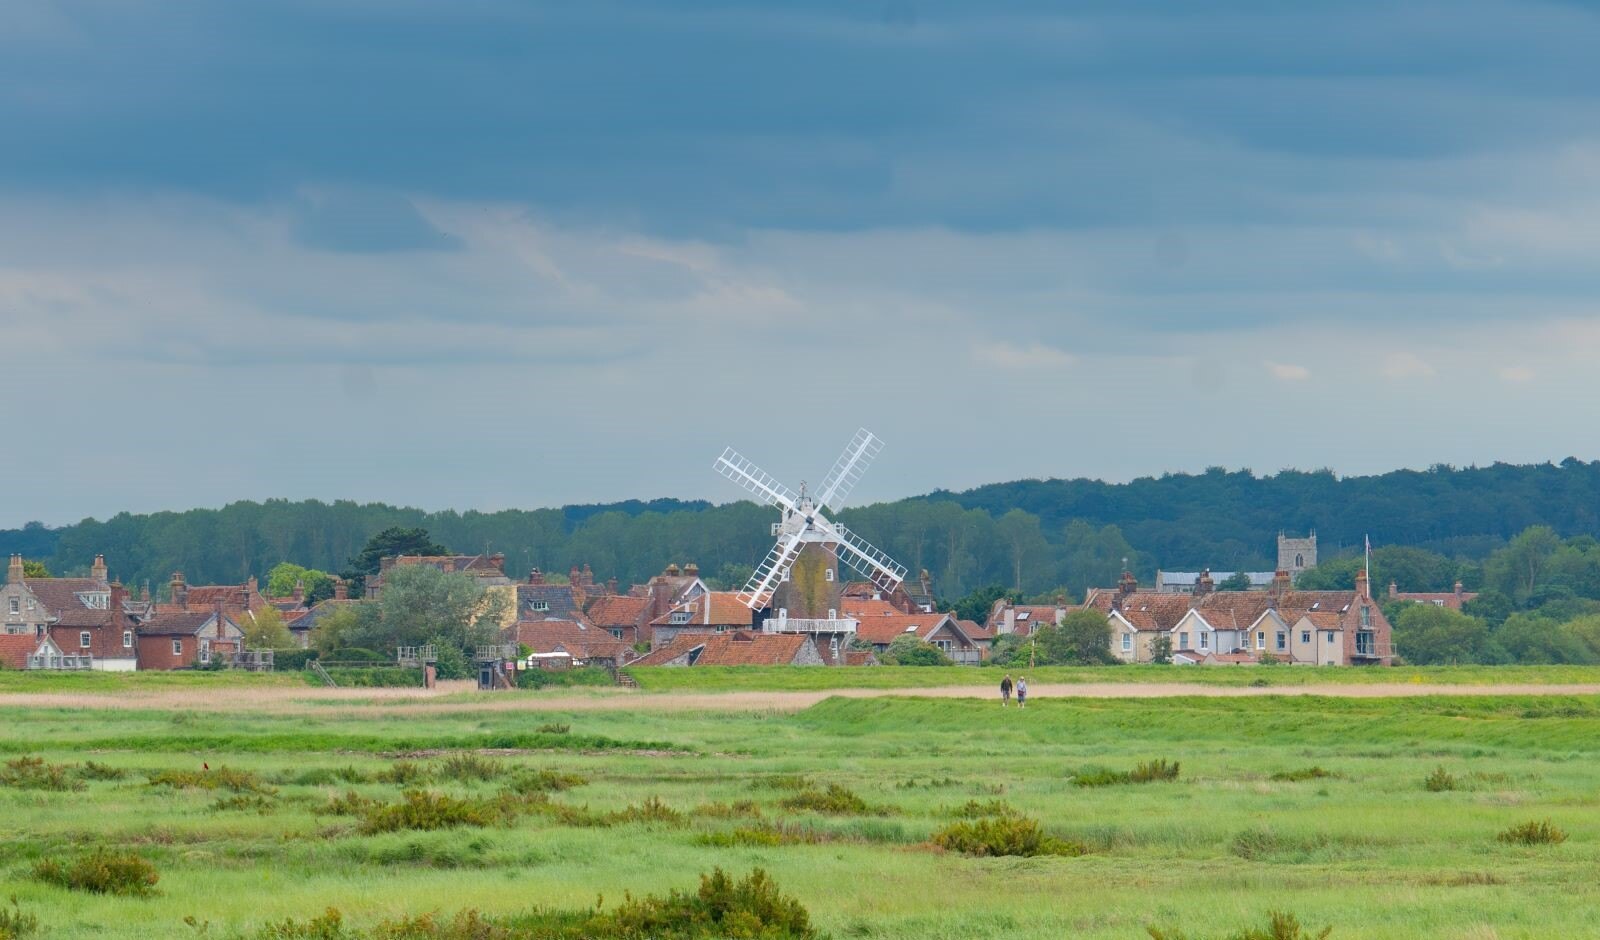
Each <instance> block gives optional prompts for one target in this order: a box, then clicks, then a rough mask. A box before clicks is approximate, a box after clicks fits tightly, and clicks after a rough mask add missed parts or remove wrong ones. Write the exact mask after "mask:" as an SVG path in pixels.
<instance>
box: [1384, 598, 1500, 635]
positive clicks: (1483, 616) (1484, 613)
mask: <svg viewBox="0 0 1600 940" xmlns="http://www.w3.org/2000/svg"><path fill="white" fill-rule="evenodd" d="M1515 609H1516V605H1514V604H1512V602H1511V598H1509V597H1507V596H1505V595H1504V594H1501V593H1500V592H1499V591H1495V590H1485V591H1481V592H1479V594H1478V596H1477V597H1474V598H1473V599H1472V600H1470V601H1467V602H1466V603H1465V604H1462V605H1461V612H1462V613H1464V614H1467V615H1469V616H1472V617H1477V618H1478V619H1479V620H1482V621H1483V622H1484V623H1486V624H1488V625H1489V627H1490V629H1494V628H1496V627H1499V626H1500V625H1501V624H1502V623H1505V622H1506V618H1507V617H1509V616H1511V612H1512V611H1513V610H1515ZM1390 622H1391V623H1393V620H1392V619H1391V620H1390Z"/></svg>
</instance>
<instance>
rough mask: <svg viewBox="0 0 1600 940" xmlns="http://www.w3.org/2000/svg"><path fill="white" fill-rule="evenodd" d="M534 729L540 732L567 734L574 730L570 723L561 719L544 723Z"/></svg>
mask: <svg viewBox="0 0 1600 940" xmlns="http://www.w3.org/2000/svg"><path fill="white" fill-rule="evenodd" d="M534 730H535V731H537V732H539V733H540V734H566V733H567V732H569V731H571V730H572V726H571V725H569V724H563V723H561V722H559V721H552V722H549V723H547V724H542V725H540V726H539V727H537V728H535V729H534Z"/></svg>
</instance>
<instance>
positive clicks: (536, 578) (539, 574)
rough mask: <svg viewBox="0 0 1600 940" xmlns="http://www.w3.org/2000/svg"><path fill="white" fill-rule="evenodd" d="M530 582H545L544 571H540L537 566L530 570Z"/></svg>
mask: <svg viewBox="0 0 1600 940" xmlns="http://www.w3.org/2000/svg"><path fill="white" fill-rule="evenodd" d="M528 583H529V584H543V583H544V572H543V571H540V570H539V569H538V568H535V569H533V570H532V571H530V572H528Z"/></svg>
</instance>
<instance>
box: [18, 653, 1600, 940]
mask: <svg viewBox="0 0 1600 940" xmlns="http://www.w3.org/2000/svg"><path fill="white" fill-rule="evenodd" d="M816 671H817V672H821V670H816ZM1282 671H1283V672H1290V671H1291V670H1288V669H1284V670H1282ZM684 672H690V670H685V671H684ZM1553 673H1555V674H1560V671H1559V670H1556V671H1553ZM968 674H969V675H970V674H971V672H970V671H969V672H968ZM1192 674H1193V673H1185V675H1192ZM1034 676H1035V673H1030V674H1029V679H1030V680H1033V681H1046V680H1035V679H1034ZM1522 681H1530V680H1528V679H1527V678H1526V677H1524V678H1523V680H1522ZM1562 681H1572V680H1571V679H1570V678H1567V679H1563V680H1562ZM520 694H530V695H532V694H540V693H520ZM513 697H514V696H510V695H507V696H502V697H496V696H483V697H481V698H477V699H462V700H461V701H465V702H483V703H486V704H487V703H490V702H497V701H505V700H507V699H509V698H513ZM649 703H650V697H649V696H640V697H639V698H638V705H637V707H632V708H629V709H624V710H613V709H606V710H596V711H585V710H565V711H542V712H538V713H531V712H520V711H515V710H510V711H503V710H495V709H490V708H475V707H473V705H472V704H456V705H450V706H447V707H444V708H435V709H429V710H418V709H415V708H405V707H383V706H376V705H374V706H363V707H361V708H346V709H339V710H329V711H327V712H323V711H320V710H319V711H317V712H315V713H313V714H310V715H306V714H299V715H276V714H251V713H249V712H248V711H235V712H227V711H210V710H208V711H205V712H189V711H165V712H164V711H159V710H151V709H118V708H116V707H115V702H114V700H110V701H108V702H107V703H106V705H107V707H105V708H64V707H62V708H58V707H34V706H10V707H8V709H7V721H6V722H3V723H0V752H3V753H4V754H6V755H7V758H8V759H14V757H16V756H21V755H29V756H32V757H37V758H39V759H41V760H42V761H43V762H44V763H45V764H47V765H59V766H63V767H67V768H80V767H86V766H87V762H89V761H93V762H94V765H95V769H94V770H93V772H80V771H78V770H70V771H69V773H70V774H71V777H72V779H73V780H74V781H75V784H78V783H81V786H82V788H81V789H68V790H57V789H51V788H37V787H33V786H29V785H27V784H28V783H29V782H31V781H33V780H35V779H36V777H35V774H36V768H37V766H38V765H35V764H33V763H31V762H30V763H29V764H28V765H26V767H25V768H23V769H21V770H20V771H19V776H17V778H16V779H17V781H18V782H19V783H20V784H22V785H18V786H6V785H0V859H3V860H4V861H3V863H0V899H5V898H9V897H10V896H12V895H15V896H16V897H17V906H16V908H15V909H14V910H15V912H16V914H17V916H21V917H32V918H37V919H38V922H39V935H40V936H46V937H77V936H93V937H98V938H107V940H120V938H169V937H177V936H191V935H195V931H194V930H191V929H190V928H189V927H186V926H185V919H186V918H193V920H194V922H195V923H196V924H197V925H206V924H209V927H208V928H207V929H206V933H205V935H206V936H212V937H222V938H227V937H235V936H245V937H248V936H254V935H258V933H259V932H260V931H261V930H262V929H263V928H266V927H268V925H270V924H282V923H284V922H285V921H288V920H290V919H293V920H295V921H297V922H301V923H303V922H305V921H307V920H309V919H310V918H313V917H316V916H318V915H319V913H320V912H322V911H324V910H326V909H328V908H336V909H338V910H339V911H340V913H341V917H342V923H343V925H344V929H345V930H347V931H349V932H350V933H351V934H352V935H356V934H357V933H358V932H362V933H364V932H366V931H368V930H369V929H370V928H372V927H373V926H374V925H377V924H379V923H382V922H390V923H394V922H399V921H401V920H402V919H404V918H408V917H410V918H416V917H421V916H424V915H428V914H435V915H436V916H437V919H438V921H439V922H441V923H444V922H450V921H451V919H452V918H454V917H455V916H456V914H457V912H460V911H466V910H477V911H480V912H482V913H483V914H484V915H485V916H488V917H491V918H500V919H507V920H504V921H503V922H505V923H514V922H515V919H516V918H518V917H531V916H533V912H534V911H535V910H536V909H537V910H544V911H591V910H593V909H594V908H595V902H596V899H597V898H603V899H604V902H605V903H604V907H603V908H602V909H603V910H607V911H609V910H613V909H615V908H617V907H618V906H619V905H620V904H621V903H622V901H623V897H624V893H625V892H627V893H630V894H631V895H632V897H634V898H645V897H648V896H654V897H660V898H665V897H668V896H669V895H671V893H672V892H674V891H676V892H689V893H693V892H694V891H695V890H696V887H697V885H698V884H699V879H700V875H702V874H705V873H710V872H711V871H713V869H715V868H717V867H721V868H722V869H724V870H725V871H727V872H730V873H737V874H739V875H742V874H743V873H746V872H750V871H753V870H755V869H757V868H759V869H761V870H763V871H765V872H767V873H768V874H769V875H770V876H771V879H772V881H773V883H774V884H775V885H776V886H777V887H778V889H780V890H781V891H782V893H783V894H784V896H787V897H793V898H795V899H796V900H798V901H799V902H800V903H801V904H802V905H803V906H804V907H805V909H806V910H807V911H808V912H809V916H810V922H811V923H812V924H813V925H814V926H815V927H816V928H817V929H818V930H820V931H822V932H824V933H826V934H828V935H831V936H833V937H835V938H839V940H844V938H851V937H876V938H889V937H894V938H901V937H905V938H913V940H915V938H954V937H997V938H1012V940H1034V938H1037V940H1045V938H1051V940H1054V938H1059V937H1067V936H1070V937H1074V938H1087V940H1112V938H1134V940H1137V938H1144V937H1148V936H1149V934H1148V933H1147V930H1146V928H1147V927H1151V926H1154V927H1157V928H1158V929H1159V930H1161V931H1164V932H1167V933H1168V935H1171V936H1178V935H1180V934H1181V935H1184V936H1187V937H1191V938H1219V937H1232V936H1237V935H1241V932H1243V931H1246V930H1252V929H1261V927H1262V924H1264V923H1265V922H1266V915H1267V912H1268V911H1282V912H1286V913H1289V914H1292V915H1293V916H1294V917H1297V918H1298V919H1299V922H1300V923H1301V924H1304V925H1307V926H1308V927H1315V928H1316V930H1318V931H1320V930H1321V928H1322V927H1323V926H1325V925H1326V926H1331V927H1332V928H1333V933H1332V934H1331V937H1332V938H1333V940H1400V938H1414V937H1429V938H1435V937H1442V938H1458V940H1491V938H1501V940H1511V938H1513V937H1515V938H1538V937H1576V936H1589V935H1591V934H1592V927H1591V926H1590V920H1591V912H1592V911H1593V910H1594V909H1595V908H1596V907H1597V906H1600V883H1597V882H1596V880H1595V878H1594V872H1595V871H1596V869H1597V866H1600V760H1597V758H1600V753H1597V752H1600V697H1596V696H1560V695H1556V696H1543V697H1540V696H1522V695H1516V696H1504V697H1500V696H1495V697H1482V696H1478V697H1474V696H1458V697H1457V696H1449V695H1442V696H1437V697H1428V698H1413V699H1382V698H1363V699H1346V698H1322V697H1315V696H1289V697H1276V696H1274V697H1263V698H1244V699H1240V698H1198V697H1177V698H1168V699H1051V698H1048V697H1046V698H1041V699H1039V700H1038V702H1037V706H1036V707H1034V705H1033V703H1030V707H1029V708H1028V709H1027V710H1026V711H1018V710H1016V709H1010V710H1004V711H1003V710H1001V709H1000V708H998V707H997V706H995V704H994V703H993V702H990V701H986V700H974V699H967V700H963V699H947V698H939V699H920V698H914V697H907V698H898V697H897V698H887V699H885V698H878V699H853V698H833V699H828V700H826V701H823V702H821V703H820V704H818V705H815V706H813V707H811V708H808V709H806V710H804V711H801V712H798V713H788V712H783V711H775V710H771V709H767V708H751V709H750V710H747V711H730V710H719V711H715V712H691V711H682V710H676V709H674V710H667V709H661V710H653V709H651V708H650V707H649ZM547 723H559V724H563V725H567V726H569V730H567V731H566V732H564V733H555V732H540V731H538V730H537V728H538V727H539V726H540V725H542V724H547ZM521 745H527V746H526V747H524V746H521ZM491 748H492V749H495V753H489V754H478V753H472V754H470V755H461V754H457V753H453V752H455V751H458V750H462V749H468V750H476V749H491ZM1158 759H1159V760H1165V761H1169V762H1172V763H1173V764H1177V765H1180V766H1181V768H1182V772H1181V774H1180V775H1179V776H1178V777H1177V779H1175V780H1163V781H1162V782H1159V783H1151V784H1148V785H1142V786H1107V787H1091V788H1085V787H1078V786H1075V785H1074V784H1073V778H1074V776H1075V775H1077V774H1080V773H1084V772H1089V771H1091V770H1093V769H1095V768H1110V769H1112V770H1114V771H1119V772H1123V771H1130V770H1132V769H1133V768H1136V767H1138V766H1139V765H1140V764H1141V763H1146V762H1154V761H1156V760H1158ZM207 764H209V767H210V770H207V769H206V765H207ZM396 767H402V768H409V769H406V770H403V771H401V772H398V773H396V772H394V769H395V768H396ZM1440 767H1443V768H1444V769H1445V770H1446V771H1447V772H1448V773H1450V774H1452V775H1454V776H1455V777H1456V778H1457V779H1458V780H1459V781H1461V782H1462V786H1460V787H1458V788H1457V789H1454V790H1447V791H1440V792H1429V791H1428V790H1426V789H1424V787H1423V786H1422V781H1423V780H1424V779H1425V778H1426V777H1427V776H1428V775H1429V774H1430V773H1432V772H1433V771H1434V770H1435V769H1437V768H1440ZM223 768H226V779H227V780H228V781H232V782H234V783H245V782H248V783H251V784H253V785H257V786H256V789H257V790H260V791H262V792H261V793H250V792H239V793H237V794H236V793H235V790H233V789H229V788H227V786H219V787H214V788H213V787H207V786H205V783H204V782H205V781H207V780H210V779H212V778H211V777H208V776H207V775H208V774H212V775H215V777H216V778H217V779H221V778H222V776H223V774H222V771H221V769H223ZM1312 768H1315V769H1316V770H1317V772H1315V773H1313V772H1311V771H1310V769H1312ZM119 771H120V772H121V773H120V774H119V773H118V772H119ZM1274 775H1279V776H1282V777H1284V779H1273V778H1274ZM152 779H157V780H162V781H167V782H169V783H170V784H177V785H156V786H152V785H151V783H150V781H151V780H152ZM191 784H193V785H191ZM834 788H837V789H834ZM246 789H249V788H246ZM268 789H270V791H271V792H270V796H265V795H263V794H265V793H266V791H267V790H268ZM407 790H425V791H427V792H429V793H431V794H436V795H438V796H439V797H441V798H448V802H445V801H444V800H443V799H440V800H435V801H432V802H429V803H427V804H426V805H424V804H423V803H422V802H421V801H417V800H413V801H412V802H413V804H414V805H413V806H411V808H408V809H406V810H400V811H395V812H393V813H391V814H390V817H393V818H389V817H385V818H384V819H383V821H382V824H368V823H367V819H368V818H369V816H370V813H371V808H372V807H394V806H399V805H402V804H404V803H406V798H405V797H404V796H403V794H404V793H405V791H407ZM806 793H811V794H821V795H823V796H827V795H828V794H830V793H831V794H833V795H834V797H835V798H836V799H832V800H827V799H824V800H811V799H809V798H808V799H807V800H803V801H800V802H797V803H793V804H790V805H785V804H786V801H789V800H793V799H794V798H795V797H796V795H797V794H806ZM847 795H848V796H853V797H856V798H858V799H859V801H860V802H859V803H857V802H856V800H853V799H848V796H847ZM235 796H241V797H246V798H247V799H242V800H235V799H234V797H235ZM258 796H260V797H261V799H255V797H258ZM861 806H865V807H867V808H868V809H869V810H870V812H871V813H872V815H855V813H856V812H859V810H860V807H861ZM340 807H342V808H343V809H344V810H345V812H342V813H340V812H334V811H331V810H333V809H337V808H340ZM840 808H843V809H844V810H845V812H836V811H835V810H838V809H840ZM374 818H375V817H374ZM1001 820H1026V821H1029V822H1036V823H1037V828H1036V829H1034V828H1031V827H1030V826H1027V825H1025V824H1024V825H1018V824H1008V823H1002V822H1000V821H1001ZM390 823H395V825H392V826H391V825H390ZM1530 823H1531V825H1530ZM412 824H418V825H412ZM958 824H964V827H963V828H961V829H959V830H958V831H957V832H956V833H955V834H953V835H947V836H946V837H945V841H946V842H947V843H948V844H949V848H948V849H943V848H941V847H939V846H938V845H937V844H936V839H937V837H938V835H939V834H940V833H941V832H947V831H949V830H950V829H951V828H952V827H955V826H957V825H958ZM1557 832H1559V833H1560V834H1561V835H1564V836H1565V841H1561V842H1559V843H1558V844H1557V843H1555V842H1554V841H1553V840H1554V836H1553V835H1552V834H1553V833H1557ZM1502 833H1511V834H1512V835H1509V836H1507V837H1506V838H1505V839H1502V838H1501V837H1500V836H1501V834H1502ZM1035 838H1037V839H1038V840H1039V842H1037V843H1035V841H1034V840H1035ZM1044 840H1055V841H1054V842H1046V841H1044ZM1040 845H1043V846H1045V847H1049V848H1058V847H1059V846H1070V847H1071V852H1069V853H1068V854H1064V855H1060V854H1050V853H1049V852H1044V853H1035V854H1034V857H1026V854H1027V852H1028V851H1029V850H1030V847H1031V848H1032V849H1037V848H1038V847H1039V846H1040ZM981 846H992V847H993V848H991V849H988V850H983V849H981V848H980V847H981ZM1012 849H1019V850H1022V852H1023V854H1022V855H1011V854H1005V855H1001V854H998V853H999V852H1001V851H1010V850H1012ZM99 850H104V851H105V852H107V853H114V854H116V855H119V856H127V855H132V856H137V857H138V858H140V859H144V860H146V861H147V862H149V864H150V865H152V866H154V868H155V870H156V871H158V872H159V876H160V877H159V882H158V883H157V884H156V885H155V892H154V894H153V895H151V896H149V897H136V896H118V895H114V894H97V893H92V892H86V891H80V890H69V889H67V888H63V887H60V886H58V885H57V884H55V883H52V882H50V881H45V880H40V879H39V878H37V877H35V876H34V874H33V873H34V872H35V870H36V869H37V868H38V866H39V864H40V863H41V862H43V861H46V860H53V861H54V862H55V863H56V864H57V865H60V866H66V865H70V864H74V863H75V862H76V861H77V860H79V859H82V858H85V857H89V856H91V855H92V853H94V852H96V851H99ZM968 850H971V851H973V852H974V854H971V855H969V854H965V852H966V851H968ZM983 851H988V852H989V854H988V855H986V856H985V855H983V854H982V852H983ZM1079 852H1081V853H1082V854H1075V853H1079ZM47 870H48V869H47Z"/></svg>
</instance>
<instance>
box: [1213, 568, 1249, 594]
mask: <svg viewBox="0 0 1600 940" xmlns="http://www.w3.org/2000/svg"><path fill="white" fill-rule="evenodd" d="M1217 590H1219V591H1248V590H1250V575H1248V574H1246V573H1245V572H1243V571H1235V572H1234V573H1233V574H1230V575H1228V576H1227V577H1226V578H1223V579H1222V580H1221V581H1218V582H1217Z"/></svg>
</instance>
